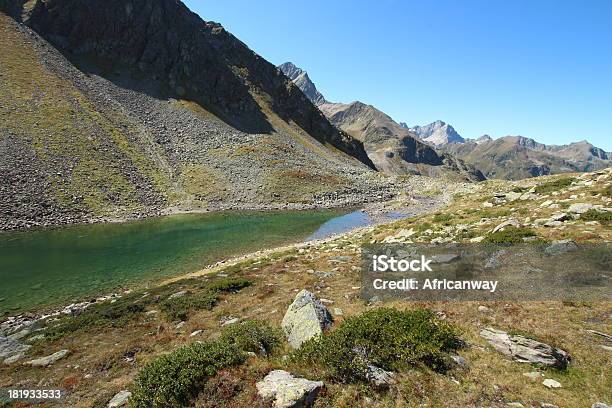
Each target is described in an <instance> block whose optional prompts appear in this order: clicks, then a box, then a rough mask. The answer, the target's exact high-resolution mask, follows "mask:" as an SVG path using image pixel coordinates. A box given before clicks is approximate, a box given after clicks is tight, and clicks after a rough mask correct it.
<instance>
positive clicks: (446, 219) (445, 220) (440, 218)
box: [432, 214, 453, 225]
mask: <svg viewBox="0 0 612 408" xmlns="http://www.w3.org/2000/svg"><path fill="white" fill-rule="evenodd" d="M452 220H453V215H452V214H436V215H434V216H433V218H432V221H433V222H439V223H441V224H443V225H450V223H451V221H452Z"/></svg>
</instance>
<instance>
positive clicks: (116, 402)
mask: <svg viewBox="0 0 612 408" xmlns="http://www.w3.org/2000/svg"><path fill="white" fill-rule="evenodd" d="M131 396H132V393H131V392H129V391H128V390H123V391H119V392H118V393H117V394H115V396H114V397H113V398H112V399H111V400H110V401H109V402H108V404H107V405H106V407H107V408H117V407H122V406H124V405H126V404H127V403H128V400H129V399H130V397H131Z"/></svg>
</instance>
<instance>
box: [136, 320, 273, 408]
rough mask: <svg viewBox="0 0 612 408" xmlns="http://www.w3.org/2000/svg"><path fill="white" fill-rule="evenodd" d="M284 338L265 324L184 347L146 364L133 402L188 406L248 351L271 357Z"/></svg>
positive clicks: (145, 407)
mask: <svg viewBox="0 0 612 408" xmlns="http://www.w3.org/2000/svg"><path fill="white" fill-rule="evenodd" d="M281 338H282V336H281V334H280V332H279V331H278V329H274V328H273V327H271V326H270V325H269V324H268V323H265V322H260V321H256V320H245V321H244V322H242V323H237V324H234V325H231V326H227V327H225V328H223V330H222V332H221V336H220V337H219V339H218V340H215V341H209V342H204V343H194V344H191V345H189V346H185V347H181V348H180V349H178V350H176V351H173V352H172V353H170V354H167V355H165V356H162V357H159V358H157V359H156V360H154V361H152V362H150V363H149V364H147V365H146V366H145V367H144V368H143V369H142V370H141V371H140V372H139V373H138V376H137V377H136V380H135V382H134V386H133V387H132V388H133V390H132V397H131V399H130V402H131V403H132V405H133V406H134V407H135V408H157V407H160V408H161V407H184V406H187V405H189V403H190V401H191V400H192V399H194V398H195V397H196V396H197V395H198V393H199V392H200V391H201V390H202V389H203V386H204V383H205V382H206V380H207V379H208V378H210V377H212V376H214V375H215V374H216V373H217V372H218V371H219V370H220V369H222V368H226V367H230V366H235V365H239V364H242V363H243V362H244V361H245V360H246V358H247V354H246V352H247V351H252V352H261V351H265V353H266V354H268V353H270V352H271V351H272V350H273V349H274V348H275V347H278V346H279V345H280V344H281Z"/></svg>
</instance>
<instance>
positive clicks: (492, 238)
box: [483, 226, 537, 244]
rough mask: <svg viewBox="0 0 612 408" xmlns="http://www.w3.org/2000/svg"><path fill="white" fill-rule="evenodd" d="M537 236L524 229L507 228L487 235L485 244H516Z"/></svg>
mask: <svg viewBox="0 0 612 408" xmlns="http://www.w3.org/2000/svg"><path fill="white" fill-rule="evenodd" d="M535 236H537V235H536V233H535V232H534V231H532V230H531V229H529V228H524V227H512V226H510V227H506V228H504V229H503V230H500V231H496V232H492V233H490V234H489V235H487V236H486V237H485V239H484V241H483V242H488V243H492V244H506V243H508V244H516V243H520V242H523V238H527V237H535Z"/></svg>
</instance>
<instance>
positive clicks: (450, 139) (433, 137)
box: [410, 120, 465, 147]
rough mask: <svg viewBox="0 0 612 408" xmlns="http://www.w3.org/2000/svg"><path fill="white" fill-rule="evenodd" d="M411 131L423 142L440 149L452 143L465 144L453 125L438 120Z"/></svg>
mask: <svg viewBox="0 0 612 408" xmlns="http://www.w3.org/2000/svg"><path fill="white" fill-rule="evenodd" d="M410 130H411V131H412V132H413V133H414V134H416V135H417V136H418V137H419V138H420V139H421V140H423V141H425V142H427V143H429V144H431V145H434V146H438V147H439V146H444V145H447V144H450V143H463V142H465V140H464V139H463V138H462V137H461V136H460V135H459V133H457V132H456V131H455V129H454V128H453V127H452V126H451V125H449V124H448V123H444V122H442V121H441V120H437V121H435V122H432V123H430V124H429V125H425V126H415V127H413V128H411V129H410Z"/></svg>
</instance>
